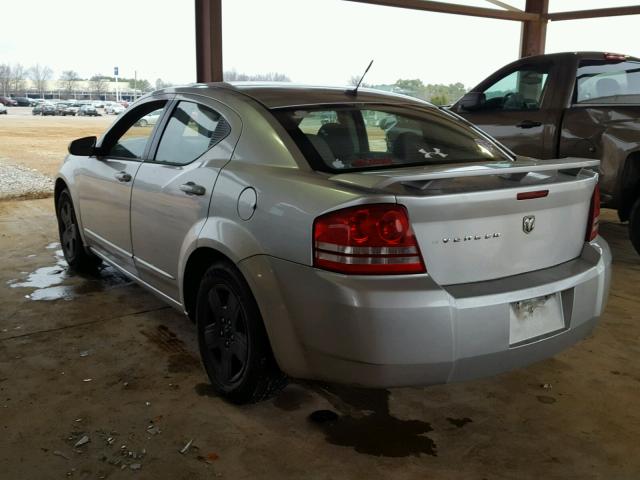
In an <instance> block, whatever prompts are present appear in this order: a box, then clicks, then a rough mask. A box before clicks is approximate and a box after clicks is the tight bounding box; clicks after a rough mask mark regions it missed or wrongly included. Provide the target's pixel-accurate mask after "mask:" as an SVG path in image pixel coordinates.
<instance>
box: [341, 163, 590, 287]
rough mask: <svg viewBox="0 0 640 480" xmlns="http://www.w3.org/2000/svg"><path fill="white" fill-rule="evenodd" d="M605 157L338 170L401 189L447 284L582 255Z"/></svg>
mask: <svg viewBox="0 0 640 480" xmlns="http://www.w3.org/2000/svg"><path fill="white" fill-rule="evenodd" d="M598 164H599V161H598V160H585V159H575V158H574V159H562V160H551V161H540V160H533V159H528V158H522V157H521V158H518V159H517V160H516V161H514V162H493V163H491V162H487V163H478V164H465V165H464V166H459V165H458V166H456V165H435V166H429V167H420V168H403V169H396V170H383V171H381V170H378V171H375V170H374V171H367V172H362V173H346V174H339V175H335V176H333V177H331V178H332V180H334V181H337V182H339V183H343V184H348V185H351V186H352V187H356V188H364V189H367V190H377V191H380V190H382V191H387V192H393V193H395V195H396V198H397V202H398V203H399V204H402V205H404V206H405V207H406V208H407V210H408V212H409V217H410V220H411V225H412V228H413V230H414V233H415V235H416V238H417V239H418V243H419V246H420V250H421V252H422V255H423V258H424V262H425V264H426V266H427V271H428V273H429V274H430V275H431V276H432V277H433V278H434V280H435V281H437V282H438V283H439V284H441V285H452V284H459V283H471V282H480V281H484V280H492V279H496V278H502V277H508V276H512V275H518V274H521V273H525V272H529V271H534V270H540V269H544V268H548V267H551V266H554V265H558V264H560V263H564V262H566V261H569V260H571V259H573V258H576V257H578V256H579V255H580V252H581V251H582V247H583V244H584V241H585V232H586V228H587V220H588V215H589V206H590V201H591V196H592V194H593V191H594V188H595V185H596V183H597V180H598V175H597V173H595V172H594V171H593V170H591V169H590V168H592V167H596V166H597V165H598Z"/></svg>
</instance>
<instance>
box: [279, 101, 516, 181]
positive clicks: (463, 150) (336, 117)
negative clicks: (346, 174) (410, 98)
mask: <svg viewBox="0 0 640 480" xmlns="http://www.w3.org/2000/svg"><path fill="white" fill-rule="evenodd" d="M273 113H274V114H275V116H276V117H277V118H278V119H279V121H280V122H281V123H282V125H283V126H284V127H285V128H286V129H287V131H288V132H289V133H290V134H291V136H292V137H293V139H294V141H295V142H296V143H297V145H298V147H299V148H300V149H301V150H302V152H303V153H304V155H305V156H306V158H307V160H308V161H309V163H310V164H311V166H312V167H313V168H314V169H316V170H323V171H330V172H337V171H341V172H342V171H359V170H367V169H374V168H392V167H406V166H416V165H432V164H447V163H466V162H478V161H485V162H486V161H491V160H496V161H504V160H511V159H510V158H509V157H508V156H507V154H506V153H504V152H503V151H502V150H500V148H499V147H498V146H497V145H496V144H494V143H493V142H492V141H490V140H489V139H488V138H487V137H485V136H483V135H482V134H481V133H480V132H478V131H476V130H474V129H473V128H471V127H469V126H468V125H466V124H464V123H463V122H461V121H459V120H457V119H455V118H454V117H452V116H450V115H447V114H445V113H443V112H440V111H439V110H436V109H433V108H419V107H410V106H389V105H367V104H357V105H339V106H326V105H323V106H315V105H314V106H311V107H295V108H286V109H278V110H274V111H273Z"/></svg>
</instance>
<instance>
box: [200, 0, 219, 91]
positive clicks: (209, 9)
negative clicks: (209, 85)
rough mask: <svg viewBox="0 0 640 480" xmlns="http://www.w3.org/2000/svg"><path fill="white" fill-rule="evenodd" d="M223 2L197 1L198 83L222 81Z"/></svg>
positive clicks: (215, 0) (211, 0)
mask: <svg viewBox="0 0 640 480" xmlns="http://www.w3.org/2000/svg"><path fill="white" fill-rule="evenodd" d="M221 3H222V0H195V4H196V70H197V81H198V82H221V81H222V5H221Z"/></svg>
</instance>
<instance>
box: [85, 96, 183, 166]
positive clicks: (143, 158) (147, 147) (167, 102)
mask: <svg viewBox="0 0 640 480" xmlns="http://www.w3.org/2000/svg"><path fill="white" fill-rule="evenodd" d="M173 101H174V100H173V97H172V98H150V99H149V101H147V102H144V103H141V104H139V105H136V106H135V109H136V110H137V109H138V108H139V107H142V106H143V105H147V104H149V103H152V102H165V104H164V106H163V107H162V109H163V112H162V118H161V121H162V120H163V119H164V117H165V116H166V112H167V106H169V105H170V104H171V103H172V102H173ZM152 111H153V110H152ZM128 113H129V115H131V114H132V112H128ZM125 115H126V114H125ZM140 118H142V117H140ZM123 119H124V117H123V118H121V119H118V121H117V122H116V123H115V124H114V125H113V126H112V127H111V128H110V129H109V130H108V131H107V132H106V133H105V135H104V136H103V137H102V139H101V140H100V149H102V147H103V145H104V141H105V140H107V139H109V135H110V134H111V133H112V132H114V130H115V129H116V128H117V126H118V123H120V122H121V121H122V120H123ZM158 123H160V122H158ZM158 123H156V125H155V126H154V128H153V131H152V132H151V136H150V137H149V139H151V140H149V139H147V143H146V145H145V148H144V151H143V152H142V156H141V157H140V158H131V157H118V156H114V155H108V154H102V155H96V156H95V157H96V158H97V159H98V160H103V159H108V160H121V161H130V162H137V163H143V162H144V161H146V159H147V158H148V155H149V152H150V148H151V144H152V141H153V139H154V138H155V135H156V132H157V128H158ZM134 125H135V122H134V123H133V124H131V125H130V126H129V128H127V129H126V130H125V131H124V132H122V133H121V134H120V136H119V137H118V139H120V138H122V135H124V134H125V133H126V132H127V131H129V129H130V128H131V127H133V126H134ZM113 145H115V143H114V144H113ZM113 145H111V147H110V148H113Z"/></svg>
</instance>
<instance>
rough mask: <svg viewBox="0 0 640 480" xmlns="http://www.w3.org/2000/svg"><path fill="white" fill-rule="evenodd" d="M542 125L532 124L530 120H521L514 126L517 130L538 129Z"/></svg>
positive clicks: (539, 123)
mask: <svg viewBox="0 0 640 480" xmlns="http://www.w3.org/2000/svg"><path fill="white" fill-rule="evenodd" d="M541 125H542V122H534V121H531V120H523V121H521V122H520V123H518V124H517V125H516V127H518V128H533V127H540V126H541Z"/></svg>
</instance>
